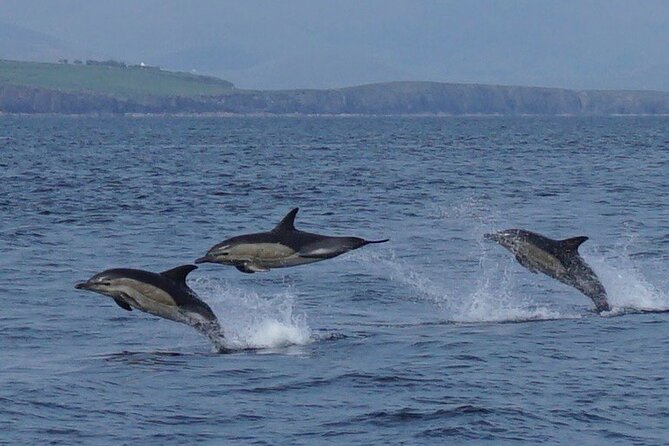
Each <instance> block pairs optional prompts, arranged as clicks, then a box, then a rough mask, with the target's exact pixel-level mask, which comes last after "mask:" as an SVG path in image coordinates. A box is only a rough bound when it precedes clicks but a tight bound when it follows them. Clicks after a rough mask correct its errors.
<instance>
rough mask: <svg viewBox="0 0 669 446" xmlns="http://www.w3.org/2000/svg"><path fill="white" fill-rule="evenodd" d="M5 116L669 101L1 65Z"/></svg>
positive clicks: (546, 107) (573, 111) (598, 110)
mask: <svg viewBox="0 0 669 446" xmlns="http://www.w3.org/2000/svg"><path fill="white" fill-rule="evenodd" d="M115 64H116V65H115ZM0 112H5V113H68V114H81V113H232V114H325V115H340V114H361V115H412V114H445V115H612V114H651V115H653V114H669V93H664V92H653V91H604V90H585V91H575V90H567V89H560V88H541V87H518V86H499V85H477V84H452V83H439V82H390V83H383V84H371V85H362V86H357V87H348V88H339V89H330V90H282V91H258V90H238V89H235V88H234V86H233V85H232V84H231V83H230V82H227V81H224V80H221V79H217V78H213V77H208V76H199V75H195V74H190V73H179V72H170V71H163V70H160V69H158V68H155V67H139V66H123V65H121V64H118V63H115V62H105V63H104V64H103V65H101V64H99V63H97V64H91V65H73V64H46V63H32V62H14V61H0Z"/></svg>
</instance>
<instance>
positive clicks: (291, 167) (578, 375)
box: [0, 116, 669, 445]
mask: <svg viewBox="0 0 669 446" xmlns="http://www.w3.org/2000/svg"><path fill="white" fill-rule="evenodd" d="M293 207H299V208H300V212H299V214H298V216H297V220H296V224H297V227H298V228H300V229H303V230H308V231H311V232H318V233H325V234H334V235H355V236H360V237H365V238H369V239H379V238H390V239H391V240H390V242H388V243H386V244H383V245H369V246H366V247H364V248H362V249H359V250H357V251H354V252H351V253H348V254H345V255H342V256H340V257H338V258H335V259H332V260H328V261H324V262H319V263H314V264H311V265H306V266H299V267H294V268H286V269H276V270H272V271H270V272H265V273H257V274H242V273H240V272H239V271H237V270H236V269H234V268H232V267H224V266H220V265H210V264H207V265H201V266H200V268H199V269H197V270H196V271H194V272H193V273H191V274H190V276H189V278H188V283H189V285H190V286H191V287H192V288H193V289H194V290H195V291H196V292H197V293H198V294H199V295H200V297H201V298H202V299H203V300H205V301H206V302H208V303H209V304H210V305H211V307H212V308H213V309H214V311H215V312H216V314H217V315H218V317H219V319H220V320H221V323H222V325H223V327H224V330H225V335H226V343H227V345H228V346H229V347H230V348H232V349H234V351H233V352H232V353H229V354H217V353H214V352H213V350H212V346H211V345H210V344H209V342H208V341H207V339H206V338H204V337H202V336H201V335H199V334H198V333H197V332H196V331H194V330H193V329H192V328H191V327H188V326H186V325H181V324H177V323H175V322H171V321H168V320H163V319H159V318H157V317H154V316H151V315H148V314H145V313H141V312H139V311H133V312H126V311H124V310H122V309H121V308H119V307H118V306H116V305H115V304H114V302H113V301H112V300H111V299H109V298H106V297H104V296H101V295H98V294H92V293H89V292H83V291H79V290H75V289H74V284H75V283H76V282H77V281H81V280H85V279H87V278H88V277H90V276H91V275H93V274H94V273H96V272H99V271H102V270H104V269H107V268H112V267H133V268H141V269H147V270H151V271H162V270H167V269H170V268H172V267H174V266H177V265H180V264H184V263H190V262H192V261H193V260H194V259H196V258H197V257H200V256H202V255H203V254H204V253H205V252H206V250H207V249H208V248H209V247H211V246H212V245H214V244H216V243H218V242H220V241H222V240H224V239H225V238H227V237H230V236H233V235H237V234H242V233H248V232H257V231H264V230H269V229H271V228H272V227H273V226H274V225H275V224H276V223H277V222H278V221H279V220H280V219H281V218H282V217H283V216H284V215H285V214H286V213H287V212H288V211H289V210H290V209H291V208H293ZM507 228H524V229H529V230H533V231H537V232H540V233H542V234H545V235H547V236H550V237H552V238H567V237H573V236H578V235H587V236H588V237H590V240H589V241H587V242H586V243H585V244H584V245H582V247H581V249H580V251H581V254H582V255H583V257H584V258H585V259H586V260H587V262H588V263H589V264H590V265H591V266H592V267H593V269H594V270H595V272H596V273H597V274H598V275H599V277H600V278H601V280H602V283H603V284H604V286H605V287H606V289H607V291H608V293H609V298H610V302H611V304H612V306H613V310H612V311H611V312H609V313H604V314H602V315H598V314H596V313H594V312H593V306H592V303H591V301H590V300H589V299H588V298H587V297H585V296H583V295H581V294H580V293H579V292H578V291H576V290H575V289H573V288H571V287H569V286H566V285H564V284H561V283H559V282H557V281H555V280H553V279H550V278H548V277H546V276H544V275H542V274H532V273H531V272H529V271H528V270H526V269H525V268H523V267H522V266H520V265H519V264H518V263H517V262H516V261H515V259H514V258H513V256H512V254H511V253H509V252H508V251H507V250H505V249H503V248H502V247H500V246H498V245H496V244H495V243H492V242H489V241H486V240H484V238H483V234H484V233H486V232H489V231H494V230H502V229H507ZM668 266H669V117H610V118H576V117H556V118H538V117H514V118H504V117H466V118H453V117H432V118H427V117H420V118H389V117H374V118H372V117H369V118H365V117H342V118H325V117H285V118H273V117H272V118H270V117H255V118H193V117H174V118H170V117H48V116H46V117H44V116H42V117H27V116H1V117H0V299H1V301H0V303H1V304H2V310H1V311H0V444H3V445H4V444H7V445H19V444H65V445H75V444H86V445H109V444H159V445H177V444H212V445H217V444H240V445H242V444H243V445H247V444H268V445H274V444H290V445H295V444H304V445H313V444H332V445H342V444H361V445H369V444H411V445H413V444H564V445H573V444H581V445H616V444H620V445H629V444H634V445H658V444H667V443H669V313H664V312H662V311H663V310H667V309H669V276H668V274H667V271H668Z"/></svg>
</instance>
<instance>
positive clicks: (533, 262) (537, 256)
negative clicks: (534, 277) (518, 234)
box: [519, 243, 567, 280]
mask: <svg viewBox="0 0 669 446" xmlns="http://www.w3.org/2000/svg"><path fill="white" fill-rule="evenodd" d="M523 248H524V249H523V250H522V251H521V252H520V253H519V254H520V255H522V257H523V260H524V261H525V262H527V266H528V267H531V268H534V269H536V270H538V271H541V272H542V273H544V274H546V275H548V276H550V277H553V278H555V279H558V280H563V278H565V277H566V275H567V268H565V266H564V265H563V264H562V262H561V261H560V260H559V259H558V258H557V257H555V256H554V255H552V254H550V253H548V252H546V251H544V250H543V249H541V248H538V247H537V246H535V245H533V244H530V243H528V244H526V245H525V246H524V247H523Z"/></svg>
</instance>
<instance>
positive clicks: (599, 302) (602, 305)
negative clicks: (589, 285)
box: [589, 292, 611, 313]
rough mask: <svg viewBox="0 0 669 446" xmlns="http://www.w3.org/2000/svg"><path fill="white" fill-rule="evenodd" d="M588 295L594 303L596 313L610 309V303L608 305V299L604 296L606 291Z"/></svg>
mask: <svg viewBox="0 0 669 446" xmlns="http://www.w3.org/2000/svg"><path fill="white" fill-rule="evenodd" d="M589 297H590V299H592V302H593V303H594V304H595V308H596V310H597V313H601V312H602V311H611V305H609V301H608V299H607V298H606V292H602V293H600V294H597V295H594V296H589Z"/></svg>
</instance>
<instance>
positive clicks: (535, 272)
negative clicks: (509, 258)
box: [516, 254, 539, 274]
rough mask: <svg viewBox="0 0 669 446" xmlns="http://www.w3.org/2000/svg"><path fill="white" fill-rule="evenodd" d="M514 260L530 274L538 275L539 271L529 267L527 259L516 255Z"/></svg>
mask: <svg viewBox="0 0 669 446" xmlns="http://www.w3.org/2000/svg"><path fill="white" fill-rule="evenodd" d="M516 260H517V261H518V263H520V264H521V265H523V266H524V267H525V268H527V269H528V270H529V271H530V272H531V273H534V274H538V273H539V270H537V269H536V268H535V267H533V266H532V265H530V263H529V262H528V261H527V259H526V258H525V257H523V256H521V255H520V254H516Z"/></svg>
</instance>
